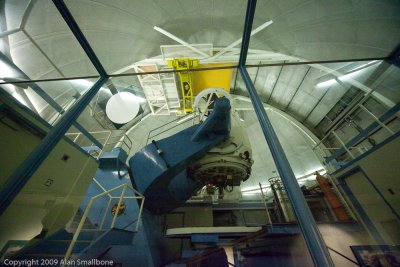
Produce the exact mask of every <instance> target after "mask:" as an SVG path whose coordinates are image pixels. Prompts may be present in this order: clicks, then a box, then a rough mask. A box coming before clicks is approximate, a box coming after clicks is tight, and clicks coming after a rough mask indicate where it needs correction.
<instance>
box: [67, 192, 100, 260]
mask: <svg viewBox="0 0 400 267" xmlns="http://www.w3.org/2000/svg"><path fill="white" fill-rule="evenodd" d="M93 201H94V198H91V199H90V201H89V203H88V205H87V207H86V209H85V212H84V213H83V215H82V219H81V221H80V222H79V224H78V227H77V228H76V231H75V234H74V236H73V237H72V240H71V243H70V244H69V247H68V250H67V252H66V253H65V257H64V262H67V261H68V258H69V257H70V256H71V253H72V250H73V248H74V246H75V243H76V241H77V240H78V237H79V234H80V233H81V231H82V228H83V225H84V224H85V221H86V218H87V216H88V215H89V211H90V209H91V208H92V205H93Z"/></svg>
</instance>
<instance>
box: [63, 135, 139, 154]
mask: <svg viewBox="0 0 400 267" xmlns="http://www.w3.org/2000/svg"><path fill="white" fill-rule="evenodd" d="M114 131H123V133H122V134H119V135H114V136H113V135H112V134H113V132H114ZM89 133H90V134H91V135H104V134H108V135H107V136H104V137H97V138H96V139H97V140H98V141H99V140H104V139H105V141H104V143H103V144H102V145H103V148H102V149H101V150H100V151H98V153H96V154H97V157H96V159H99V158H100V157H101V156H102V155H103V154H104V152H105V148H106V146H107V145H112V144H116V145H115V147H121V148H122V147H123V146H126V148H127V153H128V154H129V152H130V150H131V149H132V146H133V142H132V139H130V138H129V136H128V135H127V134H126V130H121V129H116V130H105V131H93V132H89ZM65 135H66V136H75V138H74V139H73V142H74V143H76V142H77V141H78V139H79V137H80V136H81V135H83V136H84V134H83V133H81V132H77V133H66V134H65ZM121 137H122V138H121ZM115 138H120V139H119V140H118V141H112V142H110V140H111V139H115ZM91 145H93V143H92V144H91Z"/></svg>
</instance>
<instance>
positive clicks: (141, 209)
mask: <svg viewBox="0 0 400 267" xmlns="http://www.w3.org/2000/svg"><path fill="white" fill-rule="evenodd" d="M143 204H144V196H142V201H141V203H140V209H139V215H138V218H137V222H136V232H137V231H138V230H139V224H140V218H141V217H142V211H143Z"/></svg>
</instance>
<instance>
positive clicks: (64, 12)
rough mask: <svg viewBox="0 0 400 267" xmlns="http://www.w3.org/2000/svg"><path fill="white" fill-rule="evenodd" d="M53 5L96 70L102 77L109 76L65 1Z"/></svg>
mask: <svg viewBox="0 0 400 267" xmlns="http://www.w3.org/2000/svg"><path fill="white" fill-rule="evenodd" d="M53 3H54V5H55V6H56V8H57V9H58V11H59V12H60V14H61V16H62V17H63V18H64V20H65V22H66V23H67V25H68V27H69V28H70V29H71V31H72V33H73V34H74V36H75V38H76V39H77V40H78V42H79V44H80V45H81V46H82V49H83V50H84V51H85V53H86V55H87V56H88V58H89V59H90V61H91V62H92V64H93V65H94V67H95V68H96V70H97V71H98V72H99V74H100V76H102V77H106V76H107V72H106V70H105V69H104V68H103V66H102V65H101V63H100V60H99V59H98V58H97V55H96V54H95V53H94V51H93V49H92V47H91V46H90V45H89V42H88V41H87V40H86V37H85V36H84V35H83V33H82V31H81V29H80V28H79V26H78V24H77V23H76V21H75V19H74V17H73V16H72V14H71V12H70V11H69V10H68V8H67V6H66V5H65V3H64V1H63V0H53Z"/></svg>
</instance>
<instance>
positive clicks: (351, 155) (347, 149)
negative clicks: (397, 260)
mask: <svg viewBox="0 0 400 267" xmlns="http://www.w3.org/2000/svg"><path fill="white" fill-rule="evenodd" d="M332 134H333V136H334V137H335V138H336V139H337V140H338V141H339V143H340V144H341V145H342V146H343V148H344V149H346V151H347V153H349V155H350V157H352V158H353V159H355V158H356V157H355V156H354V155H353V153H351V151H350V149H349V148H348V147H347V146H346V144H345V143H344V142H343V141H342V139H340V137H339V136H338V135H337V133H335V131H332Z"/></svg>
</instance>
